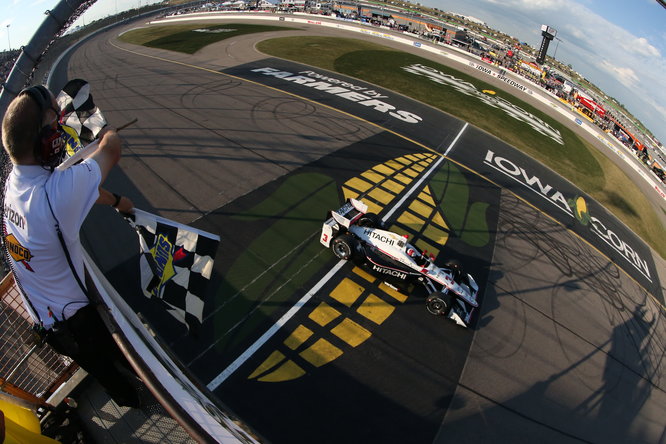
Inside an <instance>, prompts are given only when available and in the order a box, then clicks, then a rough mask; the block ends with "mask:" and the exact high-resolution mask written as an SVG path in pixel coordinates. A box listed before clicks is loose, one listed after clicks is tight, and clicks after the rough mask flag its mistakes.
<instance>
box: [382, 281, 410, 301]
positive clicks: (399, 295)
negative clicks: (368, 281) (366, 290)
mask: <svg viewBox="0 0 666 444" xmlns="http://www.w3.org/2000/svg"><path fill="white" fill-rule="evenodd" d="M379 289H380V290H381V291H383V292H384V293H386V294H387V295H389V296H391V297H392V298H393V299H396V300H398V301H400V302H405V301H406V300H407V295H404V294H402V293H400V292H399V291H395V290H394V289H392V288H391V287H389V286H388V285H386V284H385V283H383V282H382V283H381V284H379Z"/></svg>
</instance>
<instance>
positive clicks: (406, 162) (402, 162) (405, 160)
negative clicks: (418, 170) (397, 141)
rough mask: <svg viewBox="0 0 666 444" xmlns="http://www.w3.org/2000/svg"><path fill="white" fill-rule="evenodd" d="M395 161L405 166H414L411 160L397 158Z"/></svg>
mask: <svg viewBox="0 0 666 444" xmlns="http://www.w3.org/2000/svg"><path fill="white" fill-rule="evenodd" d="M393 160H395V161H396V162H400V163H401V164H402V165H403V166H404V165H411V164H412V161H411V160H409V159H406V158H405V157H396V158H395V159H393Z"/></svg>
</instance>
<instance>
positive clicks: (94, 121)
mask: <svg viewBox="0 0 666 444" xmlns="http://www.w3.org/2000/svg"><path fill="white" fill-rule="evenodd" d="M57 100H58V105H59V106H60V110H61V112H62V116H61V119H60V123H62V124H64V125H67V126H69V127H71V128H73V129H74V130H75V131H76V133H77V134H78V135H79V138H80V139H81V141H82V142H83V144H84V145H87V144H89V143H90V142H92V141H93V140H95V138H96V137H97V134H99V132H100V131H101V130H102V128H104V127H105V126H106V119H105V118H104V116H103V115H102V112H101V111H100V110H99V108H97V106H95V103H94V102H93V97H92V95H91V94H90V84H89V83H88V82H86V81H85V80H82V79H74V80H70V81H69V82H67V84H66V85H65V86H64V88H63V89H62V91H60V94H58V98H57Z"/></svg>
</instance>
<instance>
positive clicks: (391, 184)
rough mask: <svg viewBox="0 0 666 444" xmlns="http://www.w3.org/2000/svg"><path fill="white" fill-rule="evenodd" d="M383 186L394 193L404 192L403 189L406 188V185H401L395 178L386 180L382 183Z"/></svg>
mask: <svg viewBox="0 0 666 444" xmlns="http://www.w3.org/2000/svg"><path fill="white" fill-rule="evenodd" d="M382 186H383V187H384V188H386V189H387V190H389V191H390V192H392V193H393V194H396V195H397V194H400V193H401V192H402V190H404V189H405V186H404V185H401V184H399V183H398V182H396V181H395V180H392V179H391V180H387V181H386V182H384V183H383V184H382Z"/></svg>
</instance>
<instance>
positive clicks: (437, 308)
mask: <svg viewBox="0 0 666 444" xmlns="http://www.w3.org/2000/svg"><path fill="white" fill-rule="evenodd" d="M452 304H453V298H452V297H451V295H450V294H449V293H442V292H441V291H435V292H433V293H431V294H430V296H428V298H427V299H426V308H427V309H428V312H430V313H431V314H434V315H436V316H439V315H444V316H445V315H448V314H449V312H450V311H451V305H452Z"/></svg>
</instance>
